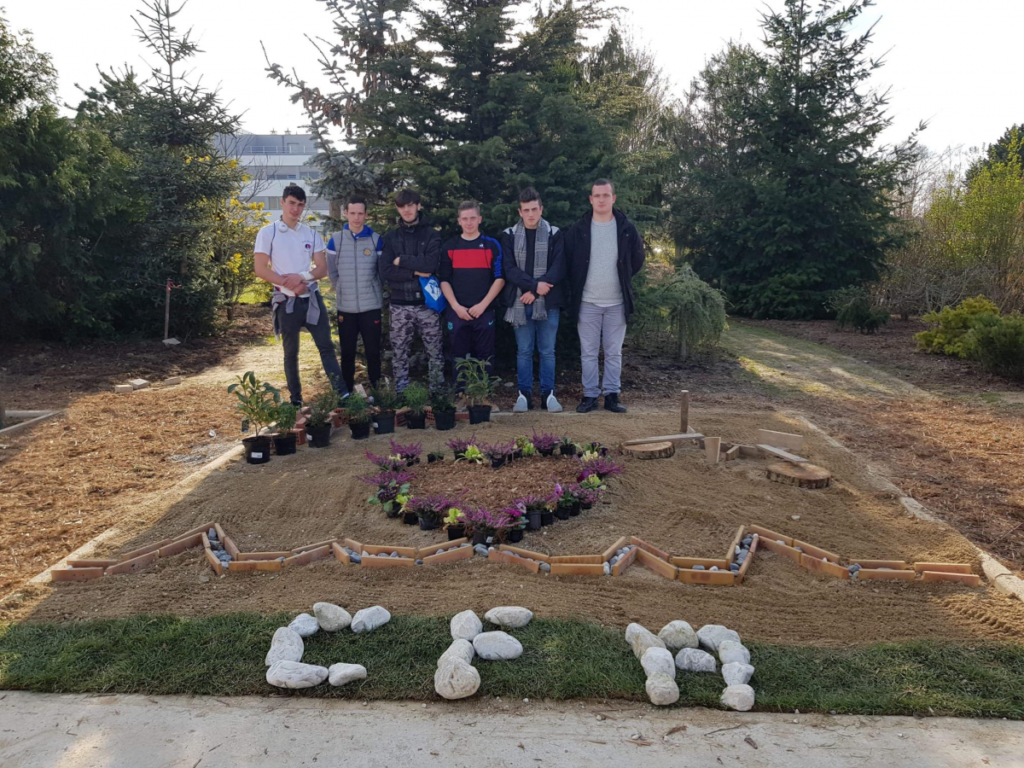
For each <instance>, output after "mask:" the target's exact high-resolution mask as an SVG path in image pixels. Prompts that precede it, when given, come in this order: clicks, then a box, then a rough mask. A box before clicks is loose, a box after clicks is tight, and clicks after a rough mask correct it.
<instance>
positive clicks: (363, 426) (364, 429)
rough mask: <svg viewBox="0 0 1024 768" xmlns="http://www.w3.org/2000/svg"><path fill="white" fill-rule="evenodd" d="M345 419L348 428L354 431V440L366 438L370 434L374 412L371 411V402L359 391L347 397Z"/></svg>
mask: <svg viewBox="0 0 1024 768" xmlns="http://www.w3.org/2000/svg"><path fill="white" fill-rule="evenodd" d="M344 406H345V420H346V421H348V428H349V430H350V431H351V432H352V439H353V440H365V439H366V438H368V437H369V436H370V423H371V419H373V413H372V412H371V411H370V403H369V401H367V399H366V398H365V397H363V396H362V395H360V394H359V393H358V392H353V393H352V394H351V395H349V396H348V397H346V398H345V400H344Z"/></svg>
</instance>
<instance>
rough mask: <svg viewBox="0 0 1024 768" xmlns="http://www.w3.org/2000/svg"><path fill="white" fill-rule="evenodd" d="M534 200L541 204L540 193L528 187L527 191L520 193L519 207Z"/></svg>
mask: <svg viewBox="0 0 1024 768" xmlns="http://www.w3.org/2000/svg"><path fill="white" fill-rule="evenodd" d="M534 200H536V201H537V202H538V203H540V202H541V200H540V192H538V191H537V190H536V189H534V188H533V187H527V188H526V189H524V190H523V191H522V192H520V193H519V205H522V204H523V203H532V202H533V201H534Z"/></svg>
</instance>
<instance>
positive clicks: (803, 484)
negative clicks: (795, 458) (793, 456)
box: [765, 461, 832, 488]
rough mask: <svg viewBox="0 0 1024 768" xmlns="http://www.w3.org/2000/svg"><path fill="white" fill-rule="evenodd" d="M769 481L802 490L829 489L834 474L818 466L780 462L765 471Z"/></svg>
mask: <svg viewBox="0 0 1024 768" xmlns="http://www.w3.org/2000/svg"><path fill="white" fill-rule="evenodd" d="M765 474H766V475H767V476H768V479H769V480H773V481H775V482H776V483H785V484H786V485H796V486H798V487H800V488H827V487H828V485H829V483H830V482H831V481H832V473H831V472H829V471H828V470H827V469H825V468H824V467H819V466H817V465H816V464H810V463H807V464H789V463H788V462H782V461H780V462H778V463H776V464H771V465H769V467H768V469H766V470H765Z"/></svg>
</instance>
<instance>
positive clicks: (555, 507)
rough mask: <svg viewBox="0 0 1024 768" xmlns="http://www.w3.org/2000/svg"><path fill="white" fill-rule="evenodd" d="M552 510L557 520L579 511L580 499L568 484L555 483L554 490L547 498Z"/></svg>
mask: <svg viewBox="0 0 1024 768" xmlns="http://www.w3.org/2000/svg"><path fill="white" fill-rule="evenodd" d="M549 503H550V504H551V507H552V511H553V512H554V513H555V517H557V518H558V519H559V520H568V519H569V518H570V517H571V516H575V515H578V514H579V513H580V500H579V498H578V497H577V496H576V492H575V490H574V489H573V487H572V486H570V485H562V484H561V483H555V490H554V491H553V492H552V494H551V497H550V499H549Z"/></svg>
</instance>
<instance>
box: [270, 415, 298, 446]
mask: <svg viewBox="0 0 1024 768" xmlns="http://www.w3.org/2000/svg"><path fill="white" fill-rule="evenodd" d="M298 413H299V409H298V408H296V407H295V406H294V405H292V404H291V403H281V404H280V405H278V406H277V411H276V414H275V417H274V421H275V422H277V423H276V424H275V428H276V429H277V434H276V435H274V453H276V454H277V455H278V456H287V455H289V454H292V453H295V440H296V435H295V433H294V432H292V429H294V428H295V417H296V416H297V415H298Z"/></svg>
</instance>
